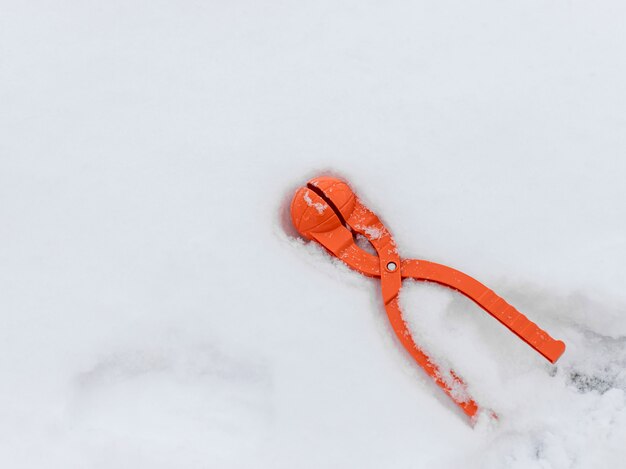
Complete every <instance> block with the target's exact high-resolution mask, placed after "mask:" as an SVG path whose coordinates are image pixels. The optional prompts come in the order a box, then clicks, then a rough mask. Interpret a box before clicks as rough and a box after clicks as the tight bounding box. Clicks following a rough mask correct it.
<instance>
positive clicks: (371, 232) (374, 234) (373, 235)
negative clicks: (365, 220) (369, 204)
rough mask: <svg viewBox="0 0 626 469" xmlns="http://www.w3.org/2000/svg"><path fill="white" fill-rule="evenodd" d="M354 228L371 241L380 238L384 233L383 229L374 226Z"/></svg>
mask: <svg viewBox="0 0 626 469" xmlns="http://www.w3.org/2000/svg"><path fill="white" fill-rule="evenodd" d="M355 228H356V229H357V230H360V231H362V232H363V233H365V235H366V236H367V237H368V238H369V239H372V240H374V239H380V238H382V237H383V236H384V235H385V232H386V230H385V229H384V228H378V227H376V226H364V225H355Z"/></svg>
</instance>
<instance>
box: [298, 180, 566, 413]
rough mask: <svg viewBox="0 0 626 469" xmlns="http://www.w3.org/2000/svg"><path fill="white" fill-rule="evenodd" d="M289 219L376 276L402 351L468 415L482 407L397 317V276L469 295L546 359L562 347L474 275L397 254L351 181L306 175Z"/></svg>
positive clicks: (554, 358) (352, 265)
mask: <svg viewBox="0 0 626 469" xmlns="http://www.w3.org/2000/svg"><path fill="white" fill-rule="evenodd" d="M291 220H292V222H293V225H294V226H295V228H296V230H297V231H298V233H300V235H302V237H303V238H305V239H308V240H312V241H315V242H317V243H319V244H321V245H322V246H323V247H324V248H325V249H326V250H327V251H328V252H329V253H331V254H332V255H334V256H336V257H337V258H338V259H340V260H342V261H343V262H344V263H345V264H347V265H348V266H349V267H350V268H352V269H354V270H356V271H358V272H360V273H362V274H364V275H367V276H369V277H375V278H380V285H381V292H382V298H383V302H384V305H385V311H386V312H387V317H388V318H389V321H390V322H391V326H392V327H393V330H394V332H395V334H396V336H397V338H398V340H399V341H400V342H401V343H402V345H403V346H404V348H405V349H406V350H407V352H408V353H409V354H410V355H411V357H412V358H413V359H414V360H415V361H416V362H417V363H418V364H419V365H420V366H421V367H422V368H423V369H424V371H425V372H426V373H427V374H428V375H429V376H430V377H431V378H432V379H433V380H434V381H435V382H436V383H437V384H438V385H439V386H440V387H441V388H442V389H443V391H444V392H445V393H446V394H447V395H448V396H449V397H450V398H451V399H452V400H453V401H454V402H455V403H456V404H457V405H458V406H459V407H460V408H461V409H462V410H463V412H465V414H467V415H468V416H469V417H470V418H473V417H475V416H476V414H477V413H478V411H479V410H480V409H481V407H480V406H479V405H478V404H477V403H476V402H475V401H474V399H472V397H471V396H470V395H469V394H468V392H467V386H466V384H465V382H464V381H463V380H462V379H461V378H460V377H459V376H458V375H457V374H456V373H454V372H453V371H450V373H449V374H448V373H443V372H441V370H440V369H439V367H438V366H437V364H436V363H434V362H433V361H432V360H431V359H430V357H429V356H428V355H427V354H426V353H425V352H424V351H423V350H422V349H421V348H420V347H419V346H418V345H417V344H416V343H415V341H414V340H413V337H412V335H411V332H410V330H409V329H408V327H407V324H406V323H405V321H404V319H403V318H402V311H401V310H400V306H399V303H398V296H399V293H400V288H401V286H402V279H404V278H411V279H414V280H422V281H428V282H435V283H438V284H441V285H444V286H447V287H450V288H452V289H454V290H457V291H458V292H460V293H462V294H463V295H465V296H467V297H468V298H470V299H471V300H472V301H474V302H475V303H476V304H478V306H480V307H481V308H482V309H483V310H485V311H486V312H487V313H489V314H490V315H491V316H493V317H494V318H495V319H497V320H498V321H499V322H500V323H502V324H503V325H504V326H506V327H507V328H508V329H509V330H510V331H511V332H513V333H514V334H515V335H517V336H518V337H519V338H520V339H522V340H523V341H524V342H526V343H527V344H528V345H529V346H530V347H532V348H533V349H534V350H535V351H537V352H538V353H539V354H541V355H542V356H543V357H544V358H546V359H547V360H548V361H550V362H551V363H555V362H556V361H557V360H558V359H559V357H560V356H561V355H562V354H563V352H564V351H565V343H563V342H562V341H560V340H555V339H553V338H552V337H550V335H549V334H548V333H547V332H546V331H544V330H542V329H541V328H540V327H539V326H538V325H537V324H535V323H534V322H532V321H531V320H530V319H528V318H527V317H526V316H524V315H523V314H522V313H520V312H519V311H517V310H516V309H515V308H514V307H513V306H511V305H510V304H509V303H507V302H506V301H505V300H504V299H503V298H501V297H500V296H498V295H497V294H496V293H495V292H493V291H492V290H490V289H489V288H487V287H486V286H485V285H483V284H482V283H480V282H479V281H478V280H476V279H474V278H472V277H470V276H469V275H467V274H464V273H463V272H460V271H458V270H456V269H453V268H451V267H447V266H445V265H441V264H436V263H434V262H429V261H425V260H418V259H401V258H400V255H399V254H398V250H397V248H396V244H395V241H394V240H393V237H392V236H391V233H390V232H389V230H387V228H385V226H384V225H383V224H382V222H381V221H380V219H379V218H378V217H377V216H376V215H375V214H374V213H373V212H371V211H370V210H369V209H368V208H366V207H365V206H364V205H363V204H362V203H361V201H360V200H359V199H358V198H357V196H356V195H355V194H354V192H353V191H352V189H351V188H350V186H349V185H348V184H347V183H346V182H345V181H342V180H341V179H338V178H334V177H327V176H322V177H317V178H313V179H311V180H310V181H309V182H308V183H307V185H306V187H301V188H299V189H298V190H297V191H296V193H295V195H294V197H293V200H292V202H291ZM356 234H360V235H363V236H364V237H365V238H367V240H368V241H369V242H370V243H371V244H372V246H373V247H374V249H375V251H376V255H373V254H370V253H369V252H367V251H365V250H363V249H361V248H360V247H359V246H358V245H357V244H356V240H355V236H356Z"/></svg>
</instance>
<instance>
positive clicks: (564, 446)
mask: <svg viewBox="0 0 626 469" xmlns="http://www.w3.org/2000/svg"><path fill="white" fill-rule="evenodd" d="M496 291H498V289H497V288H496ZM499 293H501V294H502V295H503V296H505V297H507V298H508V299H511V301H512V303H514V304H515V305H516V306H518V308H519V309H520V311H522V312H523V313H524V314H526V315H527V316H528V317H529V318H531V319H532V320H534V321H536V322H537V323H538V324H539V325H540V326H541V327H543V328H544V329H546V330H547V331H548V332H549V333H550V334H551V335H553V336H554V337H556V338H560V339H563V340H564V341H565V342H566V344H567V350H566V352H565V354H564V355H563V356H562V357H561V359H560V360H559V362H557V364H556V365H551V364H549V363H548V362H546V361H545V360H544V359H543V358H541V357H540V356H539V355H538V354H536V353H535V352H534V351H533V350H532V349H530V347H528V346H527V345H526V344H524V343H523V342H522V341H521V340H520V339H519V338H517V337H516V336H515V335H513V334H512V333H511V332H509V331H508V330H507V329H506V328H505V327H504V326H502V325H501V324H500V323H498V322H497V321H496V320H495V319H493V318H491V317H490V316H489V315H488V314H487V313H485V312H483V310H482V309H480V308H479V307H478V306H476V305H475V304H474V303H472V302H471V301H470V300H467V299H466V298H464V297H463V296H462V295H460V294H459V293H456V292H454V291H452V290H449V289H447V288H445V287H441V286H438V285H434V284H430V283H419V282H411V281H409V282H405V286H404V288H403V290H402V294H401V305H402V309H403V314H404V318H405V320H406V321H407V323H408V325H409V327H410V329H411V331H412V334H413V336H414V339H415V341H416V343H417V344H418V345H419V346H420V347H421V348H423V350H424V351H425V352H426V353H428V354H429V355H430V356H431V357H432V359H433V361H435V362H436V363H437V364H438V365H439V366H440V367H442V372H441V374H442V376H446V375H447V374H448V373H449V370H450V369H453V370H454V371H455V373H456V374H458V375H459V376H460V377H462V379H464V380H465V381H466V383H467V391H468V392H469V394H470V395H471V396H472V397H473V398H474V399H475V400H476V401H477V402H478V404H479V405H481V406H482V407H483V408H485V409H490V410H493V411H494V412H495V413H496V414H497V416H498V419H497V420H496V422H495V424H494V423H493V422H488V420H489V419H480V418H479V419H478V422H477V424H476V427H475V430H476V431H477V433H478V435H479V436H480V439H481V440H482V441H483V445H484V446H482V447H480V448H477V450H476V454H473V455H471V457H468V460H471V461H473V462H472V464H470V465H469V467H476V468H478V467H481V468H484V467H485V468H498V467H503V466H502V464H503V461H508V463H507V465H506V467H512V468H544V467H551V468H569V467H574V466H575V467H585V468H587V467H589V468H590V467H602V465H603V462H604V461H615V460H617V459H618V458H619V457H620V455H623V452H624V450H623V442H624V441H626V397H625V392H626V371H625V369H626V337H620V338H613V337H608V336H603V335H601V334H598V333H596V332H593V330H594V329H595V328H596V327H597V326H598V325H597V324H595V322H596V319H594V317H598V316H602V314H601V313H602V311H601V310H600V311H597V313H598V314H596V315H595V316H593V315H589V316H588V317H587V319H588V321H587V323H585V324H573V323H572V322H571V321H570V319H569V317H568V315H567V313H568V311H571V310H572V308H573V306H572V304H571V299H567V298H560V297H558V296H557V295H555V296H553V297H552V298H547V295H549V294H547V293H545V292H542V291H540V290H539V289H532V287H528V286H524V287H519V288H515V287H512V288H511V287H509V289H506V290H505V291H501V292H499ZM546 303H547V304H551V305H552V306H553V307H554V308H553V309H552V310H551V311H549V312H548V311H544V310H543V305H544V304H546ZM596 304H597V303H596ZM564 306H567V307H564ZM597 320H598V321H602V319H597ZM621 321H622V322H624V321H625V319H624V316H622V319H621ZM600 325H601V324H600ZM592 441H593V442H592ZM468 456H469V455H468Z"/></svg>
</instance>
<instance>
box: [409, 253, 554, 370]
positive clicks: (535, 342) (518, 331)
mask: <svg viewBox="0 0 626 469" xmlns="http://www.w3.org/2000/svg"><path fill="white" fill-rule="evenodd" d="M402 277H405V278H406V277H409V278H413V279H415V280H427V281H430V282H436V283H439V284H442V285H445V286H447V287H451V288H454V289H455V290H457V291H459V292H460V293H462V294H464V295H465V296H467V297H468V298H469V299H471V300H472V301H474V302H475V303H476V304H477V305H478V306H480V307H481V308H482V309H484V310H485V311H487V312H488V313H489V314H491V315H492V316H493V317H494V318H496V319H497V320H498V321H500V322H501V323H502V324H504V325H505V326H506V327H507V328H508V329H509V330H510V331H511V332H513V333H514V334H515V335H517V336H518V337H519V338H520V339H522V340H523V341H524V342H526V343H527V344H528V345H530V346H531V347H532V348H533V349H535V350H536V351H537V352H538V353H540V354H541V355H543V356H544V357H545V358H546V359H548V360H549V361H550V362H551V363H554V362H556V361H557V360H558V359H559V357H560V356H561V355H562V354H563V352H564V351H565V343H563V342H562V341H560V340H555V339H553V338H552V337H550V334H548V333H547V332H546V331H544V330H543V329H541V328H540V327H539V326H538V325H537V324H535V323H534V322H532V321H531V320H530V319H528V318H527V317H526V316H524V315H523V314H522V313H520V312H519V311H518V310H516V309H515V308H514V307H513V306H511V305H510V304H509V303H507V302H506V301H505V300H504V299H502V298H501V297H499V296H498V295H496V294H495V293H494V292H493V290H490V289H489V288H487V287H486V286H485V285H483V284H482V283H480V282H479V281H478V280H476V279H474V278H472V277H470V276H469V275H466V274H464V273H463V272H460V271H458V270H456V269H453V268H451V267H447V266H445V265H441V264H436V263H434V262H428V261H423V260H416V259H409V260H405V261H403V262H402Z"/></svg>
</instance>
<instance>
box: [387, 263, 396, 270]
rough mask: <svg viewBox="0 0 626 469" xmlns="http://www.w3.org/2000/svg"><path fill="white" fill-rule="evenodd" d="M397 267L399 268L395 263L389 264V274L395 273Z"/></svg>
mask: <svg viewBox="0 0 626 469" xmlns="http://www.w3.org/2000/svg"><path fill="white" fill-rule="evenodd" d="M397 267H398V266H397V265H396V263H395V262H389V263H388V264H387V270H388V271H389V272H393V271H394V270H396V268H397Z"/></svg>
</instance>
